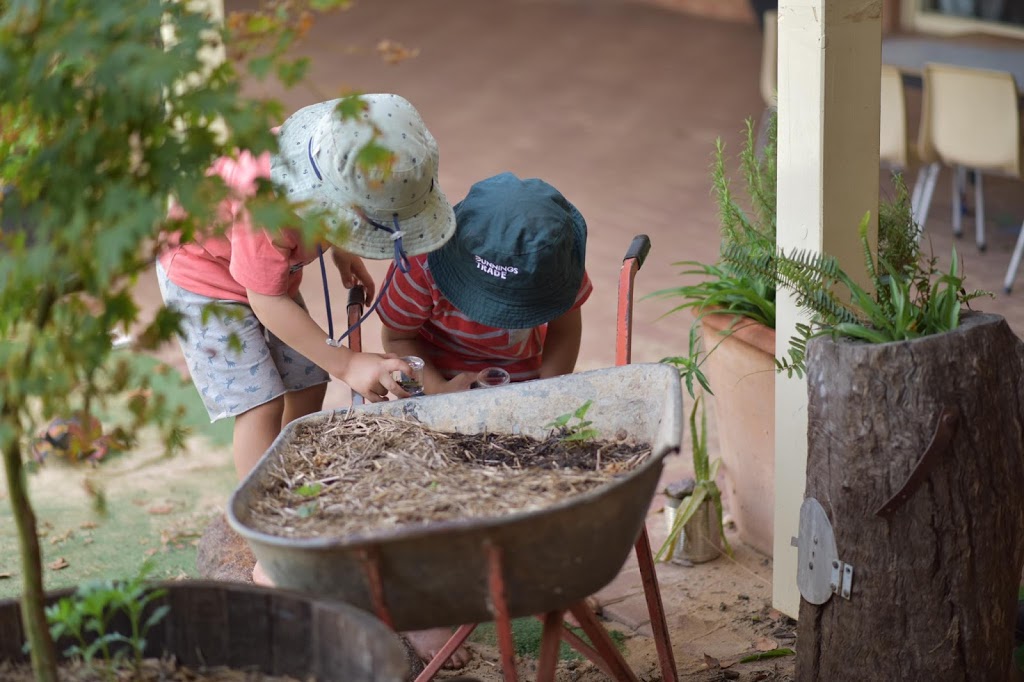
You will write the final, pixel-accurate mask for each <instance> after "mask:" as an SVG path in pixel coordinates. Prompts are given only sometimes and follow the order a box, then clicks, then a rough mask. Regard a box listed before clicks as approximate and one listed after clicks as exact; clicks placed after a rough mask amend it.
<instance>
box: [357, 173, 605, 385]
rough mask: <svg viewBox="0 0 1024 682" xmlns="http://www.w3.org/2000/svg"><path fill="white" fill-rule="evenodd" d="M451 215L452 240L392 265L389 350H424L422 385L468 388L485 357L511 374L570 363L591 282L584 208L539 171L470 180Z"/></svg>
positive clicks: (534, 373)
mask: <svg viewBox="0 0 1024 682" xmlns="http://www.w3.org/2000/svg"><path fill="white" fill-rule="evenodd" d="M455 220H456V228H455V236H454V237H452V239H451V240H450V241H448V242H447V243H446V244H445V245H444V246H442V247H441V248H440V249H437V250H436V251H433V252H431V253H429V254H425V255H422V256H417V257H414V258H411V259H410V263H409V268H408V272H404V273H403V272H401V271H396V272H395V273H394V280H393V282H392V285H391V288H390V290H389V291H388V292H387V294H386V295H385V296H384V297H383V298H382V299H381V302H380V305H379V307H378V309H377V313H378V315H379V316H380V319H381V322H382V323H383V331H382V340H383V345H384V349H385V351H387V352H390V353H396V354H398V355H415V356H418V357H421V358H423V359H424V360H425V366H424V369H423V388H424V392H425V393H428V394H431V393H448V392H453V391H461V390H465V389H468V388H470V386H471V384H472V383H473V381H474V379H475V378H476V376H477V374H478V373H479V372H480V370H482V369H485V368H487V367H495V366H496V367H501V368H503V369H505V370H506V371H508V373H509V374H510V375H511V379H512V381H528V380H531V379H538V378H547V377H553V376H558V375H560V374H568V373H570V372H572V371H573V369H574V367H575V365H576V358H577V356H578V355H579V348H580V338H581V336H582V329H583V326H582V324H583V323H582V314H581V306H582V305H583V304H584V302H586V300H587V298H588V297H589V296H590V293H591V291H592V290H593V287H592V285H591V283H590V278H589V277H588V276H587V273H586V269H585V259H586V249H587V223H586V221H585V220H584V219H583V216H582V215H581V214H580V212H579V211H578V210H576V207H575V206H573V205H572V204H571V203H569V201H568V200H566V198H565V197H564V196H562V194H561V192H559V191H558V190H557V189H555V188H554V187H552V186H551V185H549V184H548V183H546V182H544V181H543V180H539V179H525V180H524V179H520V178H518V177H516V176H515V175H513V174H512V173H502V174H500V175H496V176H494V177H491V178H487V179H486V180H481V181H480V182H478V183H476V184H475V185H473V187H471V188H470V190H469V194H467V196H466V198H465V199H464V200H463V201H461V202H460V203H459V204H457V205H456V206H455ZM394 269H395V266H394V265H392V270H394Z"/></svg>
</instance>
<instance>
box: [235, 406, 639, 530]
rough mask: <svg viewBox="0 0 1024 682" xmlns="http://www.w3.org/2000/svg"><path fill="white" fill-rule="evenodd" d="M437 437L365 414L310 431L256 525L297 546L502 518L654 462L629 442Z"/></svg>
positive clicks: (283, 461)
mask: <svg viewBox="0 0 1024 682" xmlns="http://www.w3.org/2000/svg"><path fill="white" fill-rule="evenodd" d="M564 436H565V433H564V432H552V434H551V435H550V436H549V437H548V438H546V439H544V440H538V439H536V438H530V437H527V436H514V435H506V434H494V433H487V434H460V433H445V432H440V431H433V430H430V429H428V428H427V427H425V426H423V425H422V424H420V423H418V422H415V421H406V420H403V419H398V418H394V417H385V416H380V415H371V414H366V413H362V412H352V413H348V415H347V416H338V417H336V418H334V419H332V420H331V421H329V422H326V423H323V422H321V423H319V424H318V425H317V426H316V427H315V428H314V427H313V426H312V425H310V424H303V425H301V427H300V428H299V429H298V430H297V431H296V436H295V438H294V439H293V441H292V442H291V443H290V444H289V449H288V450H287V451H286V452H284V453H283V454H282V456H281V458H280V459H279V460H278V461H277V462H275V464H274V465H273V466H272V467H270V468H269V469H268V471H267V472H265V475H264V477H263V480H262V481H261V484H262V490H261V491H260V494H259V495H258V496H257V499H256V501H255V503H254V504H253V507H252V509H251V510H250V520H249V525H250V526H251V527H253V528H255V529H257V530H260V531H262V532H265V533H269V534H272V535H278V536H283V537H294V538H308V537H335V538H340V537H346V536H349V535H353V534H359V535H365V534H368V533H371V532H374V531H384V530H390V529H394V528H395V527H397V526H412V525H420V524H432V523H437V522H440V521H452V520H457V519H467V518H488V517H491V518H493V517H500V516H505V515H508V514H512V513H516V512H524V511H530V510H535V509H541V508H544V507H547V506H550V505H552V504H554V503H556V502H560V501H562V500H565V499H566V498H568V497H571V496H573V495H579V494H581V493H585V492H587V491H589V490H593V489H594V488H597V487H599V486H601V485H604V484H606V483H608V482H609V481H611V480H612V479H614V478H615V477H616V476H621V475H623V474H625V473H627V472H629V471H631V470H632V469H634V468H636V467H637V466H638V465H639V464H641V463H642V462H643V461H645V460H646V459H647V457H648V456H649V455H650V452H651V449H650V446H649V445H646V444H637V443H632V442H627V441H625V440H621V439H620V440H614V441H610V440H585V441H570V440H566V439H565V438H564Z"/></svg>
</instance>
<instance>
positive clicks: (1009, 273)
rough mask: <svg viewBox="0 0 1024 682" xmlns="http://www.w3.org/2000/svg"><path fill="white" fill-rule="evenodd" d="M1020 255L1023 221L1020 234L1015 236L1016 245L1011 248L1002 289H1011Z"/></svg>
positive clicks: (1023, 248)
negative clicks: (1011, 253)
mask: <svg viewBox="0 0 1024 682" xmlns="http://www.w3.org/2000/svg"><path fill="white" fill-rule="evenodd" d="M1021 256H1024V223H1022V224H1021V226H1020V234H1019V235H1018V236H1017V246H1015V247H1014V248H1013V256H1012V257H1011V258H1010V267H1009V268H1007V269H1006V281H1004V282H1003V291H1005V292H1006V293H1010V290H1011V289H1013V280H1015V279H1017V268H1019V267H1020V259H1021Z"/></svg>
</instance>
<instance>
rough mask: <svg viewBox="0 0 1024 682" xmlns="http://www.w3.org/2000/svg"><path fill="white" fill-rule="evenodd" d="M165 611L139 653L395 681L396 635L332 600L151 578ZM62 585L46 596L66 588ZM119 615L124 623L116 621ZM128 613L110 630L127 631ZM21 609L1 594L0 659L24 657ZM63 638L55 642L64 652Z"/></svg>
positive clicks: (399, 658) (329, 677) (336, 679)
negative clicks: (163, 591) (160, 593)
mask: <svg viewBox="0 0 1024 682" xmlns="http://www.w3.org/2000/svg"><path fill="white" fill-rule="evenodd" d="M155 586H156V587H162V588H164V589H166V590H167V595H166V596H164V597H163V598H160V599H156V600H154V601H153V602H152V603H150V605H149V607H148V608H150V609H153V608H156V607H157V606H160V605H163V604H166V605H167V606H170V611H169V612H168V614H167V616H166V617H165V618H164V619H163V620H161V621H160V622H159V623H158V624H157V625H156V626H154V627H153V629H152V630H150V631H149V634H148V636H147V638H146V641H147V646H146V655H147V656H151V657H158V656H162V655H166V654H170V655H173V656H174V657H175V658H176V659H177V660H178V662H179V663H180V664H182V665H186V666H188V667H190V668H192V669H193V670H197V669H199V668H200V667H201V666H208V667H214V666H228V667H230V668H235V669H239V670H249V671H258V672H261V673H264V674H268V675H291V676H292V677H297V678H299V679H303V680H305V679H309V678H314V679H316V680H318V682H402V680H405V678H406V672H407V668H408V666H407V664H406V658H405V650H404V648H403V647H402V644H401V642H400V641H399V640H398V637H397V635H395V633H393V632H392V631H391V630H389V629H388V628H387V627H385V626H384V624H383V623H381V622H380V621H378V620H377V619H376V618H374V617H373V616H371V615H370V614H368V613H366V612H364V611H360V610H359V609H357V608H355V607H353V606H349V605H348V604H344V603H342V602H338V601H329V600H328V601H322V600H317V599H314V598H312V597H309V596H306V595H302V594H298V593H295V592H288V591H284V590H269V589H266V588H262V587H256V586H253V585H241V584H237V583H222V582H206V581H201V580H185V581H178V582H166V583H156V584H155ZM73 592H74V590H70V589H68V590H61V591H57V592H52V593H50V594H48V595H47V597H48V600H49V601H57V600H58V599H60V598H61V597H65V596H68V595H70V594H72V593H73ZM121 621H124V622H121ZM127 626H128V623H127V618H121V619H115V620H114V622H113V623H112V624H111V630H112V631H117V632H122V633H123V634H128V633H129V632H130V630H128V629H127ZM24 641H25V637H24V635H23V633H22V625H21V608H20V605H19V603H18V601H17V600H6V601H0V661H11V662H15V663H18V662H27V660H28V658H27V654H26V653H25V652H24V651H23V650H22V644H23V642H24ZM68 644H70V642H63V641H61V642H57V649H58V651H63V650H64V649H65V648H66V647H67V646H68Z"/></svg>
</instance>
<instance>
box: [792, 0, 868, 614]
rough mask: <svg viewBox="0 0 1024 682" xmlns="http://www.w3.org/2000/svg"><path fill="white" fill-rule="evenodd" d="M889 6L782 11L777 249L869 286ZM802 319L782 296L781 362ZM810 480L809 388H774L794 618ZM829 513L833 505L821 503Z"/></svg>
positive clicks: (834, 3) (808, 1)
mask: <svg viewBox="0 0 1024 682" xmlns="http://www.w3.org/2000/svg"><path fill="white" fill-rule="evenodd" d="M881 14H882V2H881V0H781V2H780V3H779V26H778V29H779V32H778V36H779V92H778V103H779V104H778V124H779V127H778V220H777V223H778V245H779V247H780V248H781V249H783V250H785V251H786V252H787V253H788V252H790V251H792V250H794V249H809V250H813V251H820V250H824V251H825V252H827V253H830V254H832V255H834V256H836V257H837V258H838V259H839V260H840V263H841V264H842V266H843V268H844V269H845V270H846V271H847V272H849V273H850V275H851V276H854V277H855V278H858V279H861V281H862V282H863V281H864V280H866V275H865V273H864V261H863V257H862V251H861V248H860V245H859V241H858V235H857V226H858V225H859V223H860V220H861V217H862V216H863V215H864V213H865V212H867V211H870V212H871V219H872V226H871V235H872V236H871V240H872V244H874V241H875V239H876V237H875V235H876V234H877V224H878V222H877V212H878V184H879V183H878V150H879V100H880V73H881V49H882V48H881V40H882V23H881ZM800 320H801V317H800V313H799V311H798V310H797V308H796V306H795V305H794V303H793V301H792V299H791V298H789V297H788V296H784V295H781V294H780V295H779V297H778V309H777V313H776V354H777V355H780V356H782V355H785V353H786V350H787V348H788V345H789V339H790V337H791V336H793V334H794V333H795V331H796V324H797V322H798V321H800ZM806 478H807V384H806V382H805V381H804V380H802V379H797V378H791V379H789V378H786V377H785V375H778V376H777V378H776V382H775V541H774V542H775V547H774V569H773V594H772V601H773V604H774V606H775V608H776V609H778V610H780V611H782V612H783V613H786V614H788V615H790V616H793V617H795V616H796V615H797V613H798V611H799V606H800V594H799V591H798V590H797V586H796V571H797V566H796V557H797V554H796V548H794V547H792V546H791V545H790V540H791V538H793V537H795V536H796V535H797V530H798V521H799V513H800V505H801V503H802V502H803V498H804V484H805V481H806ZM821 502H822V503H823V504H825V505H826V508H827V501H824V500H822V501H821Z"/></svg>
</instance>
